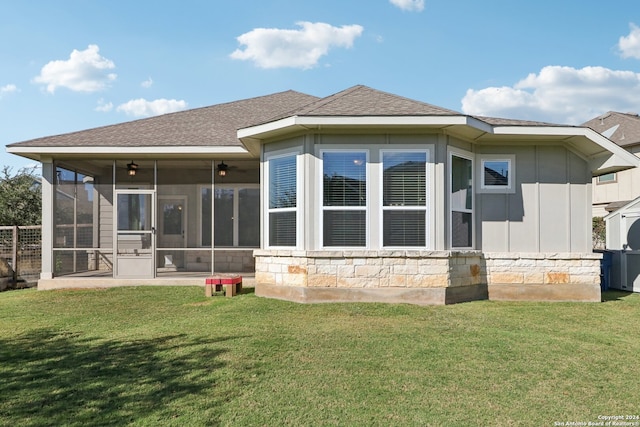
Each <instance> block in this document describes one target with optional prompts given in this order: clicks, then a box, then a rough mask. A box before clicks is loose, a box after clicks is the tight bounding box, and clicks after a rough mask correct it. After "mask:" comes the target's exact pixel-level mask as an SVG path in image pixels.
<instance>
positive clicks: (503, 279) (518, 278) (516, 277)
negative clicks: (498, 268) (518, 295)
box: [490, 272, 524, 283]
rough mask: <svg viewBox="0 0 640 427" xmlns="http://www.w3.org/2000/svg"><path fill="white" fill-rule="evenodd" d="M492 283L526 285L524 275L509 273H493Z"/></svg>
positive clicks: (491, 275)
mask: <svg viewBox="0 0 640 427" xmlns="http://www.w3.org/2000/svg"><path fill="white" fill-rule="evenodd" d="M490 282H491V283H524V274H522V273H509V272H491V273H490Z"/></svg>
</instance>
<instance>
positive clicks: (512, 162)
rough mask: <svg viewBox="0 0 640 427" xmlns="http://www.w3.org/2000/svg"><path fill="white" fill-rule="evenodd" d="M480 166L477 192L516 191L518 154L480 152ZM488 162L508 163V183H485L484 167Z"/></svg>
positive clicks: (477, 172)
mask: <svg viewBox="0 0 640 427" xmlns="http://www.w3.org/2000/svg"><path fill="white" fill-rule="evenodd" d="M477 159H478V164H479V165H480V167H479V168H477V170H476V183H479V185H476V187H477V188H476V192H477V193H499V194H501V193H515V192H516V187H515V176H516V156H515V154H479V155H478V156H477ZM488 162H505V163H506V164H507V169H508V171H507V185H489V184H486V183H485V174H484V168H485V166H484V165H485V164H486V163H488Z"/></svg>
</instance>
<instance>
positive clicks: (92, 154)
mask: <svg viewBox="0 0 640 427" xmlns="http://www.w3.org/2000/svg"><path fill="white" fill-rule="evenodd" d="M7 152H8V153H11V154H16V155H18V156H22V157H26V158H29V159H32V160H37V161H42V159H44V158H92V159H103V158H109V159H117V158H129V157H131V156H135V157H138V158H157V159H163V158H193V157H196V158H200V159H201V158H212V159H213V158H220V157H227V158H235V159H242V158H251V157H253V155H252V154H251V153H250V152H249V151H247V150H246V149H245V148H244V147H242V146H239V145H238V146H153V147H149V146H147V147H122V146H66V147H61V146H32V145H28V146H24V145H14V146H8V147H7Z"/></svg>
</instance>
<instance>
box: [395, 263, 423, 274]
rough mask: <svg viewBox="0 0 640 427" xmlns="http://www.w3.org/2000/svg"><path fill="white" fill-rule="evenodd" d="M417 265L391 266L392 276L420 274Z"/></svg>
mask: <svg viewBox="0 0 640 427" xmlns="http://www.w3.org/2000/svg"><path fill="white" fill-rule="evenodd" d="M418 273H419V272H418V266H417V265H393V266H391V274H407V275H412V274H418Z"/></svg>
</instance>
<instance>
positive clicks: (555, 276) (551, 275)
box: [544, 271, 570, 284]
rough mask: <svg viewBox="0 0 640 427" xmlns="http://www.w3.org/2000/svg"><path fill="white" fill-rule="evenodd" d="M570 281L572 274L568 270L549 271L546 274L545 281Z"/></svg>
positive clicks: (553, 282) (549, 282) (550, 282)
mask: <svg viewBox="0 0 640 427" xmlns="http://www.w3.org/2000/svg"><path fill="white" fill-rule="evenodd" d="M569 282H570V276H569V273H568V272H558V271H549V272H547V273H546V274H545V275H544V283H548V284H558V283H569Z"/></svg>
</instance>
